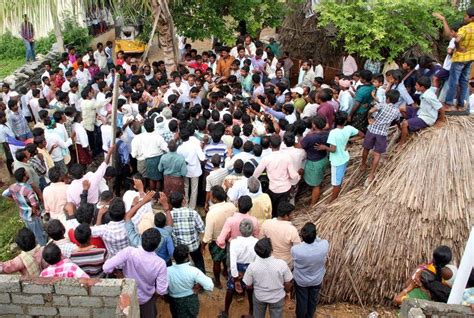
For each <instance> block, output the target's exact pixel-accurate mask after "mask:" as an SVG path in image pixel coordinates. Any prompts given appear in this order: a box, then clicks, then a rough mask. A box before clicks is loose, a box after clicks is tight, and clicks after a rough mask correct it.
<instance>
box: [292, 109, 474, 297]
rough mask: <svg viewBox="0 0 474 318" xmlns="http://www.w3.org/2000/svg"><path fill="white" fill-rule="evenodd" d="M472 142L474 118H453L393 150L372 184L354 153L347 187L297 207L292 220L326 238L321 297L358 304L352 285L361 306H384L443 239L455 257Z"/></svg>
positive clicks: (468, 190)
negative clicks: (309, 206) (311, 204)
mask: <svg viewBox="0 0 474 318" xmlns="http://www.w3.org/2000/svg"><path fill="white" fill-rule="evenodd" d="M473 141H474V117H473V116H470V117H456V118H454V117H451V118H449V119H448V123H447V124H446V125H444V126H443V127H440V128H430V129H427V130H425V131H423V132H422V133H420V134H417V135H416V136H415V137H414V138H412V139H411V140H410V141H409V142H408V143H407V144H406V145H405V146H404V147H403V148H402V149H396V150H394V151H392V152H391V153H390V154H389V156H388V158H387V161H386V163H385V165H384V166H383V167H381V168H380V170H379V172H378V175H377V178H376V182H375V183H374V184H372V185H370V186H369V187H364V185H363V184H364V182H363V180H364V179H365V176H364V175H363V174H362V175H361V173H360V172H358V171H357V169H356V168H357V166H358V163H359V162H360V157H359V158H353V159H352V161H351V170H350V171H349V173H348V175H347V176H348V178H347V179H346V180H345V183H346V184H349V183H350V184H352V188H351V189H350V190H349V192H347V191H344V190H343V193H342V194H341V196H340V197H339V199H338V200H336V201H335V202H334V203H332V204H330V205H326V204H325V203H324V202H322V203H320V204H318V205H316V206H315V207H313V208H312V209H309V211H304V212H303V211H300V213H299V214H298V215H297V217H296V219H295V220H294V223H295V225H296V226H297V227H301V226H302V225H303V224H304V223H305V222H307V221H313V222H315V223H316V225H317V228H318V232H319V233H318V235H319V236H320V237H322V238H324V239H327V240H328V241H329V243H330V251H329V258H328V263H327V273H326V278H325V280H324V286H323V291H322V294H323V298H322V300H323V301H324V302H330V303H332V302H336V301H350V302H360V300H359V299H358V295H357V293H356V291H355V289H357V290H358V294H359V295H360V298H361V299H362V302H363V303H365V304H381V303H388V302H389V301H390V300H391V299H392V297H393V296H394V294H395V293H396V292H398V291H400V290H401V289H402V288H403V287H402V286H403V284H404V282H405V281H406V279H407V278H408V277H409V275H410V274H411V272H412V271H413V270H414V268H415V267H416V266H417V265H418V264H420V263H423V262H426V261H429V260H430V259H431V255H432V251H433V249H434V248H435V247H436V246H438V245H440V244H445V245H448V246H450V247H451V248H452V250H453V253H454V255H455V257H454V259H455V261H456V262H459V260H460V256H461V254H462V252H463V249H464V245H465V243H466V240H467V237H468V235H469V229H470V226H471V225H472V221H471V220H472V218H473V217H474V192H473V190H474V170H473V168H474V164H473V163H474V146H473ZM352 148H357V149H358V150H357V151H356V150H354V149H352V150H354V151H356V152H360V151H361V149H360V147H352ZM351 152H352V151H351ZM354 153H355V152H353V154H354ZM354 159H355V160H354ZM346 189H347V187H346ZM325 194H326V195H328V191H326V192H325ZM352 280H353V282H351V281H352Z"/></svg>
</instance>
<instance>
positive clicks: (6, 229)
mask: <svg viewBox="0 0 474 318" xmlns="http://www.w3.org/2000/svg"><path fill="white" fill-rule="evenodd" d="M23 226H24V224H23V222H22V221H21V219H20V216H19V214H18V208H17V207H16V205H15V203H13V202H11V201H8V200H6V199H4V198H0V261H6V260H8V259H11V258H12V257H13V256H14V253H12V251H11V250H10V245H11V243H13V241H14V240H15V235H16V233H17V232H18V230H19V229H21V228H22V227H23Z"/></svg>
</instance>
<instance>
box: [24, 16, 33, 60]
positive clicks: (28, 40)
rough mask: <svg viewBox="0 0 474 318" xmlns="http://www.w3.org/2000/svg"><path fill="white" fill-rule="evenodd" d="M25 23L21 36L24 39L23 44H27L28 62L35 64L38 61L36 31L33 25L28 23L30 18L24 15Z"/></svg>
mask: <svg viewBox="0 0 474 318" xmlns="http://www.w3.org/2000/svg"><path fill="white" fill-rule="evenodd" d="M24 18H25V19H24V21H23V23H22V24H21V31H20V35H21V37H22V38H23V43H25V49H26V62H27V63H28V62H29V61H31V62H33V61H35V60H36V54H35V39H34V37H35V30H34V29H33V24H31V22H30V21H28V16H27V15H26V14H25V15H24Z"/></svg>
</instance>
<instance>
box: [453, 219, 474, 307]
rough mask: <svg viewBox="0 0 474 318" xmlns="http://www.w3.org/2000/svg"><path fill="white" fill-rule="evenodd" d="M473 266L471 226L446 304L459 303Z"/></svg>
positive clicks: (473, 229) (473, 232)
mask: <svg viewBox="0 0 474 318" xmlns="http://www.w3.org/2000/svg"><path fill="white" fill-rule="evenodd" d="M473 266H474V227H472V228H471V234H470V235H469V239H468V240H467V244H466V248H465V249H464V254H463V255H462V259H461V264H459V268H458V271H457V273H456V278H455V279H454V284H453V288H451V293H450V294H449V298H448V304H450V305H459V304H461V300H462V295H463V293H464V289H465V288H466V284H467V281H468V279H469V275H471V271H472V268H473Z"/></svg>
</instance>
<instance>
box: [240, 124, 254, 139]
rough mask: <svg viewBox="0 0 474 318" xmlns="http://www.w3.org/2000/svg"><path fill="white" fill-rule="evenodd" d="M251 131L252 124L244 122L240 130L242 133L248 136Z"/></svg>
mask: <svg viewBox="0 0 474 318" xmlns="http://www.w3.org/2000/svg"><path fill="white" fill-rule="evenodd" d="M252 131H253V125H252V124H245V125H244V126H243V127H242V132H243V133H244V136H247V137H249V136H250V135H251V134H252Z"/></svg>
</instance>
